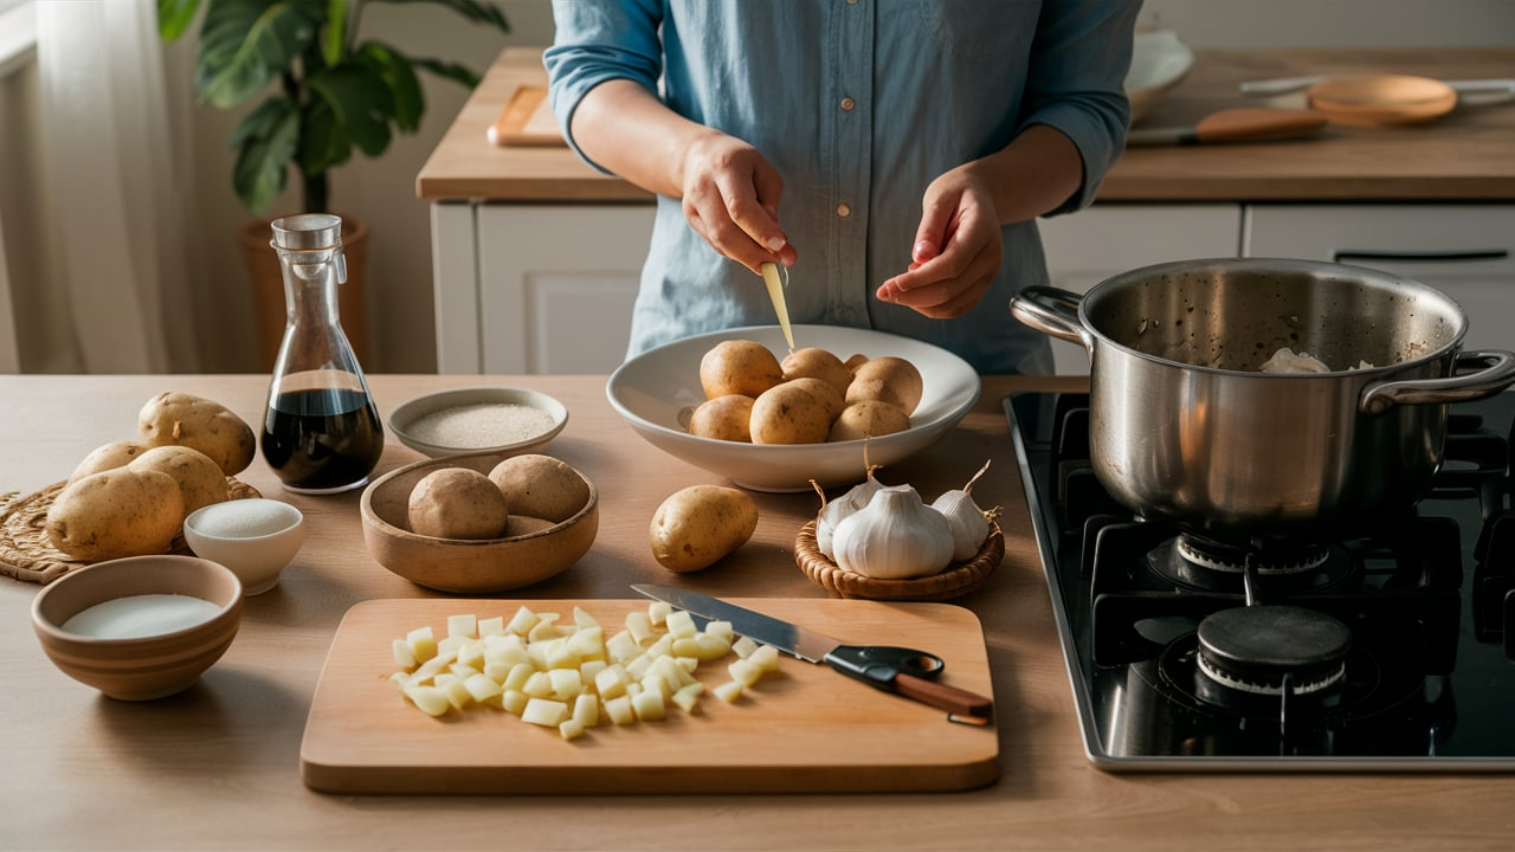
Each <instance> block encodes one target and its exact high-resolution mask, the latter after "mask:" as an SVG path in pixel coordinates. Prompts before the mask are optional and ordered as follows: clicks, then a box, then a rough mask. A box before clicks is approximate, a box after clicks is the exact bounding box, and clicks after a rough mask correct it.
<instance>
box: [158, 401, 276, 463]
mask: <svg viewBox="0 0 1515 852" xmlns="http://www.w3.org/2000/svg"><path fill="white" fill-rule="evenodd" d="M137 431H138V432H139V433H140V434H141V435H142V439H143V441H144V442H145V443H146V444H148V445H149V446H154V447H162V446H169V445H175V444H176V445H179V446H184V447H193V448H194V449H197V450H199V451H200V452H202V453H204V454H206V455H207V456H210V458H211V460H212V461H214V462H215V463H216V464H218V465H220V466H221V471H222V472H223V473H224V474H226V475H227V476H232V475H234V474H238V473H241V472H242V471H244V470H246V469H247V466H248V465H250V464H252V460H253V453H254V452H256V451H257V448H258V441H257V437H256V436H255V435H253V430H252V427H251V426H248V425H247V421H245V420H243V419H242V418H240V417H238V416H237V415H236V414H234V413H233V412H232V411H230V410H229V409H227V408H226V407H225V406H223V405H221V404H220V403H219V402H215V401H212V400H209V399H205V398H204V397H198V396H195V395H194V394H188V393H179V392H165V393H160V394H158V395H157V396H155V397H153V398H152V399H150V400H148V402H147V405H145V406H143V407H142V411H141V413H139V414H138V415H137Z"/></svg>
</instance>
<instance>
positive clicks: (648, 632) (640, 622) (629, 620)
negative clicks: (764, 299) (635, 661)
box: [626, 610, 654, 645]
mask: <svg viewBox="0 0 1515 852" xmlns="http://www.w3.org/2000/svg"><path fill="white" fill-rule="evenodd" d="M626 630H627V632H629V633H630V634H631V638H632V639H633V640H635V641H636V643H637V644H638V645H646V644H647V643H648V642H650V641H652V639H653V638H654V633H653V629H652V619H651V618H649V617H648V615H647V613H645V612H642V611H641V610H632V611H631V612H628V613H626Z"/></svg>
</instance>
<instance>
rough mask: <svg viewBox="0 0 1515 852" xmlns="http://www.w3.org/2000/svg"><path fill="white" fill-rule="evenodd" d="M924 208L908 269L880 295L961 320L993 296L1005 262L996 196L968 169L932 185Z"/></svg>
mask: <svg viewBox="0 0 1515 852" xmlns="http://www.w3.org/2000/svg"><path fill="white" fill-rule="evenodd" d="M921 206H922V208H923V212H922V215H921V223H920V225H919V226H918V227H917V228H916V232H915V245H914V247H913V248H912V250H911V252H910V267H909V269H908V270H907V271H905V272H903V273H901V274H899V275H896V276H894V277H893V278H890V279H889V280H887V281H885V282H884V283H883V284H882V285H880V286H879V288H878V291H877V293H876V294H875V295H877V297H878V298H879V299H880V300H882V301H885V302H893V303H894V304H897V305H904V306H905V307H908V308H911V309H913V310H915V311H916V312H918V313H920V314H923V315H925V316H928V317H932V318H934V319H950V318H952V317H959V316H962V315H963V314H966V313H967V312H968V311H970V310H972V309H973V306H974V305H977V304H978V302H979V300H980V299H982V298H983V297H984V293H986V292H988V290H989V285H990V283H991V282H993V281H994V276H996V275H998V274H999V268H1000V263H1001V262H1002V261H1003V259H1004V245H1003V244H1002V243H1001V242H1000V224H999V216H998V214H997V212H996V210H995V206H994V199H993V196H992V195H991V194H990V189H989V186H988V185H987V184H986V183H985V182H984V180H983V179H982V178H981V177H979V176H978V175H977V174H976V173H975V172H974V171H973V169H971V168H970V167H966V166H965V167H960V168H956V169H953V170H952V171H950V172H947V173H946V174H944V175H942V176H941V177H939V178H937V179H936V180H934V181H932V182H931V185H930V186H928V187H926V194H925V197H924V199H923V200H922V202H921Z"/></svg>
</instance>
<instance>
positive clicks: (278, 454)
mask: <svg viewBox="0 0 1515 852" xmlns="http://www.w3.org/2000/svg"><path fill="white" fill-rule="evenodd" d="M273 232H274V237H273V242H272V243H271V245H272V246H273V248H274V251H276V252H278V254H279V265H280V266H281V267H282V268H283V270H284V306H285V311H286V314H287V316H286V319H285V324H284V340H283V342H282V343H281V344H280V345H279V357H278V360H277V361H275V362H274V374H273V380H272V381H271V382H270V384H269V389H268V410H267V413H266V414H265V416H264V418H263V435H262V438H261V440H260V442H259V443H260V445H261V448H262V451H263V459H264V461H266V462H268V466H269V467H270V468H272V469H273V471H274V473H275V474H276V475H277V476H278V477H279V480H280V482H281V484H282V485H283V487H284V488H285V489H286V490H289V491H295V492H300V493H303V494H335V493H338V492H342V491H349V490H351V489H354V488H361V487H363V486H364V485H366V484H367V483H368V475H369V473H370V472H372V471H373V469H374V465H376V464H378V462H379V456H380V454H382V453H383V451H384V427H383V425H381V423H380V421H379V412H378V409H377V408H375V407H374V403H373V397H372V396H371V395H370V394H369V392H368V382H367V381H366V380H365V379H364V378H363V369H362V368H361V367H360V366H358V357H357V355H356V354H354V353H353V351H352V344H351V343H349V342H348V340H347V335H346V334H344V333H343V331H342V322H341V318H340V317H339V316H338V314H337V286H338V285H340V284H342V283H344V282H345V281H346V280H347V262H346V260H345V259H344V258H343V255H342V220H341V219H340V218H339V217H337V216H332V215H328V214H324V213H313V214H305V215H301V216H289V217H286V218H283V219H277V220H275V221H274V223H273Z"/></svg>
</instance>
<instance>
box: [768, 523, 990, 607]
mask: <svg viewBox="0 0 1515 852" xmlns="http://www.w3.org/2000/svg"><path fill="white" fill-rule="evenodd" d="M1004 558H1005V534H1004V532H1003V531H1001V530H1000V528H999V524H998V523H995V522H994V521H993V520H990V521H989V537H988V538H986V539H984V544H983V546H982V547H980V548H979V550H978V555H976V556H974V557H973V558H972V559H970V560H968V561H966V562H958V563H955V564H953V565H949V566H947V568H946V570H944V571H942V572H941V573H940V574H932V575H931V576H929V577H915V578H913V579H909V580H880V579H877V578H875V577H865V576H863V575H862V574H858V573H855V572H853V571H848V570H845V569H843V568H841V567H840V566H838V565H837V564H836V563H835V562H832V561H831V560H830V559H827V558H826V554H824V553H821V551H820V549H819V548H818V547H817V546H816V543H815V521H811V522H810V523H808V524H805V525H804V526H803V527H800V532H799V535H798V536H796V537H795V540H794V561H795V562H796V563H798V564H799V566H800V569H801V570H803V571H804V572H805V575H806V576H808V577H809V578H810V579H811V580H814V581H815V582H816V583H819V584H820V585H821V586H823V587H824V588H825V589H826V590H827V591H829V592H831V594H832V595H833V596H837V597H843V598H864V599H867V600H875V601H945V600H951V599H953V598H960V597H962V596H963V595H966V594H970V593H972V592H975V591H977V590H978V588H979V587H980V586H982V585H983V584H984V581H985V580H987V579H989V575H991V574H993V573H994V569H996V568H998V567H999V563H1000V561H1001V560H1003V559H1004Z"/></svg>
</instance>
